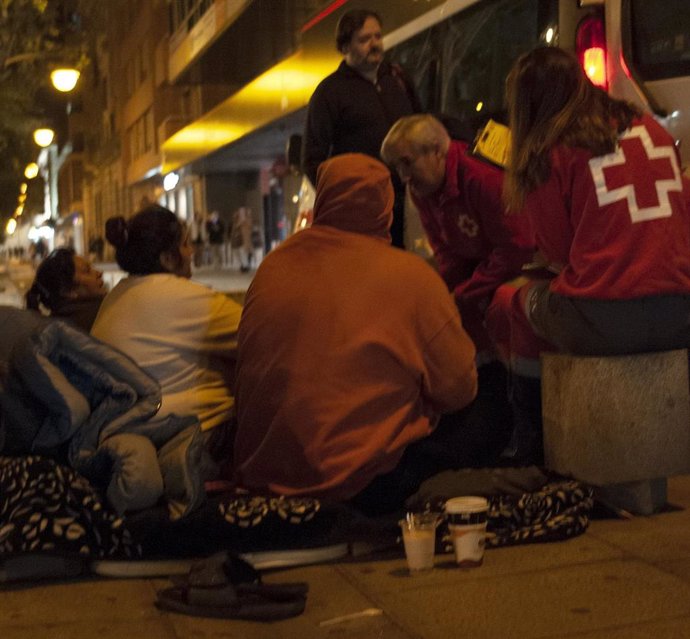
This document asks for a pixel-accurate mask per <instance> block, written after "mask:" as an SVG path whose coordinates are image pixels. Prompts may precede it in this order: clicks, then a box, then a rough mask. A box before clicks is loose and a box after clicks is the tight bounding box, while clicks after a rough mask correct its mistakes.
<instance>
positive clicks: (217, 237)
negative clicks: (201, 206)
mask: <svg viewBox="0 0 690 639" xmlns="http://www.w3.org/2000/svg"><path fill="white" fill-rule="evenodd" d="M206 236H207V238H208V244H209V246H210V248H211V262H212V265H213V267H214V268H221V267H222V266H223V265H224V262H225V259H224V256H223V253H224V248H225V223H224V222H223V220H221V219H220V215H219V214H218V211H213V212H212V213H211V215H210V216H209V219H208V220H207V221H206Z"/></svg>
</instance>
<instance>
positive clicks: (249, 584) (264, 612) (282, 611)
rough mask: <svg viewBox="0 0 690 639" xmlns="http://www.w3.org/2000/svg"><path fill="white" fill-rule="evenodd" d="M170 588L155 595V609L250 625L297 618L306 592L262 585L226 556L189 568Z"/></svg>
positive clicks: (302, 586) (255, 575)
mask: <svg viewBox="0 0 690 639" xmlns="http://www.w3.org/2000/svg"><path fill="white" fill-rule="evenodd" d="M173 584H174V586H173V587H172V588H166V589H165V590H161V591H159V592H158V593H156V594H157V599H156V605H157V606H158V607H159V608H161V609H163V610H171V611H173V612H181V613H183V614H187V615H192V616H195V617H216V618H222V619H248V620H252V621H275V620H278V619H287V618H288V617H295V616H297V615H299V614H301V613H302V612H304V608H305V605H306V601H307V592H308V590H309V587H308V585H307V584H306V583H302V582H300V583H286V584H263V583H261V576H260V575H259V573H258V572H257V571H256V570H255V569H254V568H253V567H252V566H251V565H250V564H248V563H247V562H246V561H244V560H242V559H240V558H239V557H236V556H234V555H231V554H229V553H220V554H218V555H213V556H212V557H209V558H208V559H205V560H203V561H200V562H198V563H196V564H193V565H192V567H191V569H190V571H189V574H188V575H186V576H184V577H176V578H174V579H173Z"/></svg>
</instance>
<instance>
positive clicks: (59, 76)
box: [50, 68, 81, 93]
mask: <svg viewBox="0 0 690 639" xmlns="http://www.w3.org/2000/svg"><path fill="white" fill-rule="evenodd" d="M80 75H81V74H80V73H79V71H78V70H77V69H71V68H61V69H55V70H54V71H53V72H52V73H51V74H50V81H51V82H52V83H53V86H54V87H55V88H56V89H57V90H58V91H61V92H62V93H69V92H70V91H71V90H72V89H74V87H75V86H77V82H78V81H79V76H80Z"/></svg>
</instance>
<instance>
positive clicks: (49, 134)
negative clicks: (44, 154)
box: [34, 129, 55, 148]
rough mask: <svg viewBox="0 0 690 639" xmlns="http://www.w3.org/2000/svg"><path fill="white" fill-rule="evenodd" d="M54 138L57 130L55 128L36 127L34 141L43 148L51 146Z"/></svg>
mask: <svg viewBox="0 0 690 639" xmlns="http://www.w3.org/2000/svg"><path fill="white" fill-rule="evenodd" d="M54 138H55V131H53V129H36V130H35V131H34V142H35V143H36V144H38V146H40V147H42V148H45V147H47V146H50V145H51V144H52V143H53V139H54Z"/></svg>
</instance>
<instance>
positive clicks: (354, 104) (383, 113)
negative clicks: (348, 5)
mask: <svg viewBox="0 0 690 639" xmlns="http://www.w3.org/2000/svg"><path fill="white" fill-rule="evenodd" d="M336 46H337V48H338V51H340V52H341V53H342V54H343V56H344V59H343V61H342V62H341V63H340V66H339V67H338V69H337V70H336V71H335V72H334V73H332V74H331V75H329V76H328V77H327V78H325V79H324V80H323V81H322V82H321V83H320V84H319V85H318V86H317V87H316V90H315V91H314V94H313V95H312V97H311V99H310V101H309V111H308V114H307V126H306V132H305V136H304V154H303V164H304V167H303V168H304V172H305V173H306V174H307V177H309V179H310V180H311V182H312V184H314V186H316V170H317V168H318V166H319V164H321V162H323V161H324V160H326V159H327V158H329V157H331V156H333V155H340V154H342V153H354V152H357V153H365V154H367V155H370V156H372V157H375V158H378V157H379V149H380V147H381V142H383V138H384V137H385V136H386V133H387V132H388V129H390V127H391V126H392V124H393V123H394V122H395V121H396V120H397V119H398V118H401V117H403V116H406V115H411V114H412V113H415V112H418V111H419V110H420V106H419V102H418V100H417V97H416V95H415V93H414V90H413V88H412V85H411V84H410V83H409V82H408V81H407V79H406V78H405V77H404V76H403V73H402V70H401V69H400V68H399V67H398V66H396V65H393V64H389V63H388V62H385V61H384V60H383V39H382V34H381V18H380V17H379V15H378V14H376V13H375V12H373V11H368V10H365V9H357V10H352V11H348V12H347V13H345V14H344V15H343V16H342V17H341V18H340V20H339V21H338V26H337V28H336ZM393 185H394V188H395V206H394V209H393V226H392V227H391V236H392V238H393V245H394V246H399V247H402V246H403V244H404V242H403V240H404V222H403V212H404V204H405V189H404V186H403V185H402V183H401V182H400V181H399V180H398V179H397V176H393Z"/></svg>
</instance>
